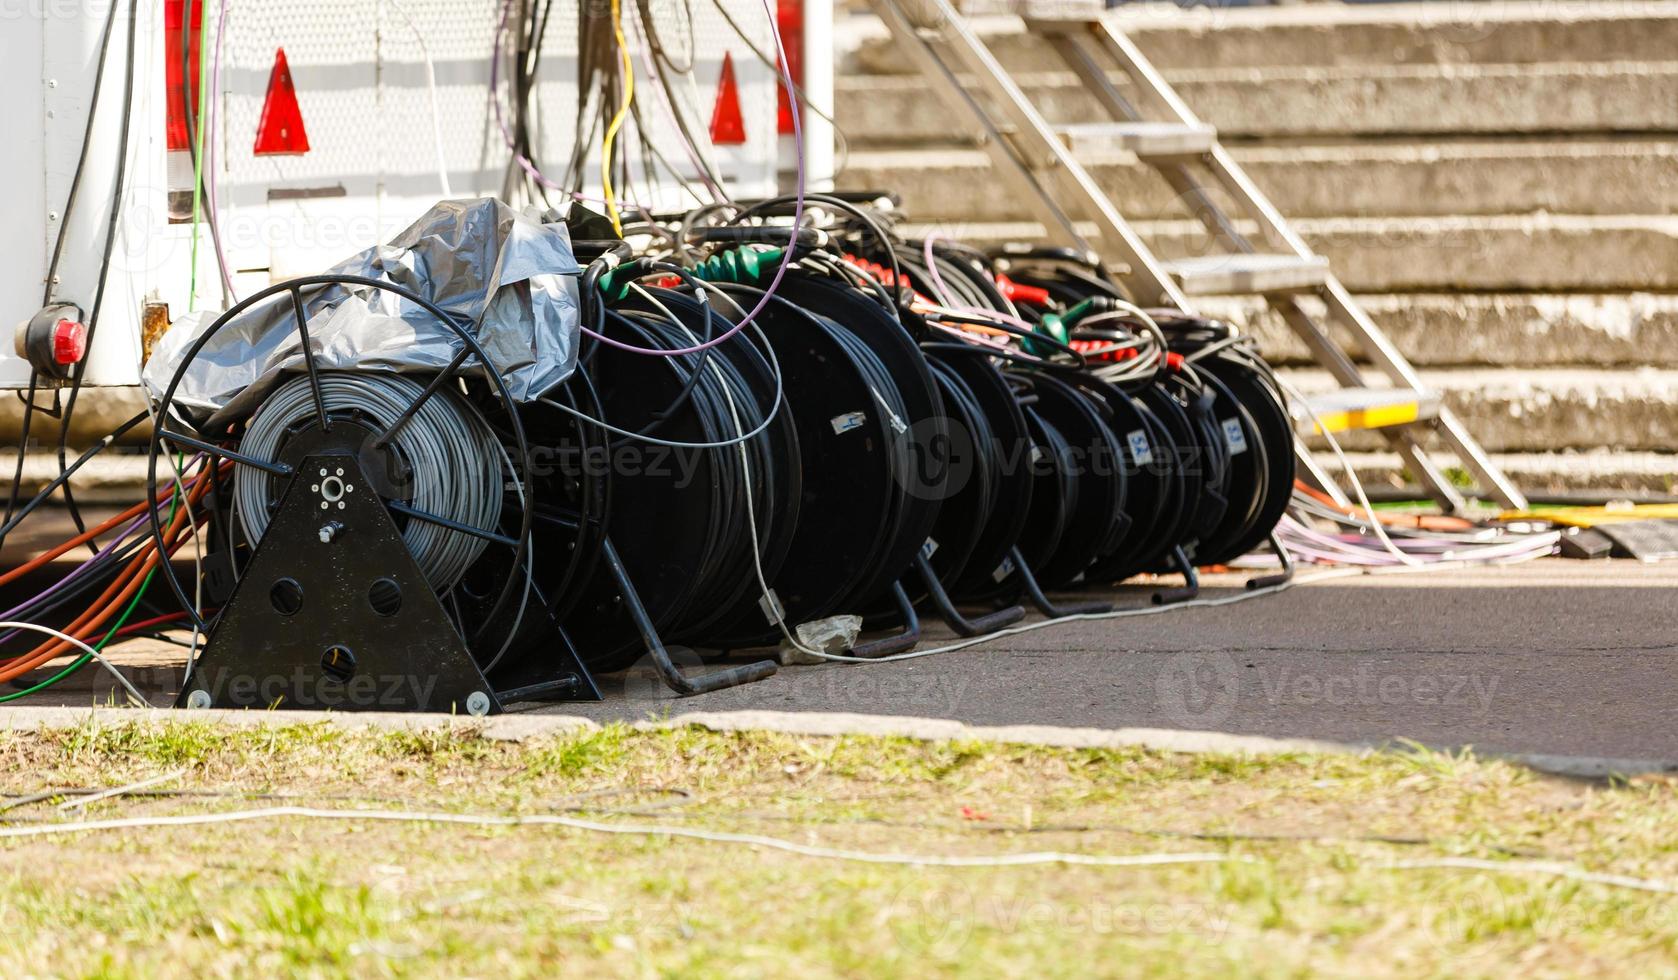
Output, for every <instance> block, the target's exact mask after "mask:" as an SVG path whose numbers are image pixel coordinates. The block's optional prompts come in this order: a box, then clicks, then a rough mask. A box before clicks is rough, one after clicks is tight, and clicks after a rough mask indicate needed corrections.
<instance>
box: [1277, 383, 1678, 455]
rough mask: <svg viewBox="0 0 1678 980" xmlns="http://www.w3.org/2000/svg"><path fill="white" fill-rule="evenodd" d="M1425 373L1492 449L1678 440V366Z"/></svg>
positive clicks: (1369, 438)
mask: <svg viewBox="0 0 1678 980" xmlns="http://www.w3.org/2000/svg"><path fill="white" fill-rule="evenodd" d="M1421 374H1422V381H1423V382H1424V383H1425V385H1426V386H1427V387H1428V388H1429V389H1431V390H1434V391H1437V392H1439V393H1440V394H1441V395H1443V396H1444V401H1445V404H1446V405H1447V406H1449V407H1450V408H1453V409H1455V410H1456V412H1457V414H1458V415H1460V416H1461V417H1462V419H1463V421H1464V422H1465V423H1466V424H1467V425H1468V429H1469V431H1470V432H1472V433H1473V434H1474V436H1475V438H1476V439H1478V440H1479V441H1480V444H1481V445H1482V446H1484V447H1485V448H1486V449H1487V450H1488V451H1490V452H1522V453H1524V452H1551V451H1556V450H1594V449H1613V450H1632V451H1641V452H1663V451H1668V450H1670V449H1671V448H1672V447H1673V446H1678V411H1675V410H1674V408H1675V406H1678V371H1673V370H1658V369H1654V368H1640V369H1631V370H1621V371H1590V370H1581V369H1569V368H1547V369H1525V370H1523V369H1472V368H1465V369H1444V370H1442V369H1429V370H1423V371H1422V372H1421ZM1282 375H1283V377H1285V378H1286V379H1287V380H1288V382H1289V383H1290V384H1292V385H1293V386H1294V387H1295V388H1297V389H1298V390H1299V391H1300V392H1302V393H1304V394H1307V395H1309V394H1311V393H1312V392H1319V391H1329V390H1333V389H1334V388H1336V387H1338V385H1336V384H1335V383H1334V380H1333V379H1332V378H1330V377H1329V376H1328V374H1327V373H1326V372H1323V371H1320V370H1316V369H1307V370H1284V371H1283V372H1282ZM1340 441H1341V444H1342V445H1343V446H1346V447H1348V448H1353V449H1360V450H1364V449H1375V448H1381V447H1384V445H1385V443H1384V441H1383V440H1382V439H1381V437H1380V436H1378V435H1375V434H1374V433H1347V434H1346V435H1345V436H1343V437H1341V440H1340Z"/></svg>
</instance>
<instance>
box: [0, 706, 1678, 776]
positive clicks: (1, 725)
mask: <svg viewBox="0 0 1678 980" xmlns="http://www.w3.org/2000/svg"><path fill="white" fill-rule="evenodd" d="M185 721H205V722H213V723H215V724H218V725H226V726H227V727H229V728H240V729H260V728H286V727H291V726H295V725H310V724H323V723H324V724H330V725H333V726H335V727H338V728H343V729H346V730H351V731H355V730H374V731H430V730H434V729H445V728H446V729H454V730H459V731H476V732H479V733H481V734H482V735H483V736H484V737H486V738H491V739H495V740H498V741H509V742H520V741H524V740H525V739H530V738H539V737H542V736H546V735H557V734H568V733H571V732H579V731H592V730H596V729H598V728H600V727H601V726H600V725H599V724H598V723H597V722H594V721H592V720H590V719H588V718H582V717H578V716H575V715H546V714H544V715H534V714H512V715H497V716H495V717H493V718H471V717H464V716H460V715H441V714H397V713H392V712H356V713H347V712H331V711H285V712H278V711H233V710H221V709H212V710H205V711H193V712H180V711H170V710H164V709H152V710H145V711H136V710H133V709H127V708H62V707H54V708H30V707H15V708H10V709H8V710H6V711H4V712H0V730H9V731H43V730H55V729H64V728H77V727H81V726H83V725H87V724H90V723H94V724H112V725H130V724H163V723H168V722H185ZM632 727H633V728H634V729H635V730H637V731H647V732H650V731H669V730H674V729H679V728H703V729H705V730H707V731H713V732H746V731H757V732H777V733H782V734H787V735H807V736H812V737H819V738H831V737H838V736H844V735H871V736H876V737H896V738H909V739H916V740H919V741H926V742H946V741H978V742H993V743H998V744H1006V745H1036V746H1048V747H1053V748H1068V749H1119V748H1142V749H1149V750H1152V751H1156V752H1179V753H1184V754H1194V755H1198V754H1227V755H1281V754H1293V753H1302V754H1312V755H1368V754H1371V753H1375V752H1382V751H1387V746H1385V745H1382V744H1376V743H1355V742H1332V741H1325V740H1321V739H1307V738H1270V737H1267V736H1263V735H1230V734H1226V733H1224V732H1207V731H1179V730H1176V729H1164V728H1112V729H1106V728H1068V727H1061V726H1054V725H1002V726H983V725H968V724H965V723H963V722H959V721H951V720H949V719H944V718H923V717H916V716H911V715H867V714H851V713H838V712H833V713H829V712H803V711H755V710H747V711H690V712H684V713H682V714H679V715H672V716H670V717H668V718H662V719H657V720H653V719H648V720H644V721H638V722H635V723H634V724H633V726H632ZM1451 748H1453V749H1460V748H1461V747H1460V746H1455V747H1451ZM1481 758H1485V759H1495V760H1502V761H1505V762H1511V763H1514V764H1516V765H1523V766H1527V767H1530V768H1532V769H1536V770H1538V771H1540V772H1546V773H1551V774H1554V775H1560V776H1572V777H1578V778H1588V779H1604V778H1607V777H1610V776H1616V775H1617V776H1635V775H1640V774H1645V773H1661V772H1678V760H1673V759H1621V758H1611V757H1592V756H1566V755H1544V754H1530V753H1508V754H1504V753H1484V754H1482V755H1481Z"/></svg>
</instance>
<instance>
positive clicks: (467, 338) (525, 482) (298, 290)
mask: <svg viewBox="0 0 1678 980" xmlns="http://www.w3.org/2000/svg"><path fill="white" fill-rule="evenodd" d="M345 285H351V286H364V287H370V288H372V289H376V290H379V291H381V292H386V293H390V294H392V295H395V296H397V297H399V298H401V299H404V300H407V301H408V302H410V303H413V304H414V305H415V306H418V307H420V308H421V309H423V310H424V311H425V312H426V313H428V314H430V316H431V318H432V319H434V320H436V321H438V322H439V323H441V324H443V325H444V326H446V327H447V328H448V330H449V331H451V332H452V333H453V334H454V336H455V337H456V338H458V339H459V341H460V345H459V347H460V349H459V353H457V354H456V355H455V357H454V358H453V359H452V360H451V361H450V362H449V364H448V365H447V366H446V367H444V368H443V369H442V370H440V371H439V372H438V373H437V375H436V376H435V377H433V378H432V379H431V381H430V382H429V383H428V384H427V385H426V386H425V388H424V389H423V390H422V391H421V392H420V394H419V395H418V396H417V397H416V398H415V399H414V401H413V403H412V404H411V405H409V406H408V408H407V409H406V410H405V411H404V412H403V413H402V415H400V416H398V417H397V419H396V420H395V421H394V422H392V423H391V424H390V425H389V426H388V427H386V429H385V431H384V432H383V433H381V434H380V435H379V436H378V438H377V439H376V440H375V445H376V446H379V445H383V444H384V443H386V442H388V441H389V440H390V439H392V438H393V437H394V436H395V435H396V433H397V432H398V431H399V430H400V429H401V428H402V427H403V426H404V425H406V424H407V423H408V421H409V420H410V419H411V418H412V417H413V416H414V414H415V413H417V412H418V411H419V409H420V408H421V407H422V406H423V405H424V404H425V402H426V401H428V400H429V399H430V398H431V397H432V396H433V395H435V394H436V393H437V392H438V391H440V390H442V388H443V386H444V385H446V384H447V383H449V382H450V381H452V380H454V379H455V378H457V377H458V376H459V372H460V370H461V368H463V367H464V366H465V365H466V363H467V361H468V359H470V358H473V357H475V358H476V359H477V361H478V363H479V364H481V365H484V366H485V367H486V368H487V369H488V370H486V371H485V372H484V373H485V374H486V375H487V376H488V377H489V379H490V381H491V382H492V383H493V385H494V388H495V392H496V395H497V399H498V400H499V401H500V403H501V405H502V407H503V409H504V410H505V412H506V419H507V425H508V426H509V427H510V429H511V432H512V436H513V440H514V443H515V446H514V448H515V450H516V452H515V453H513V454H512V455H513V458H514V463H513V465H514V468H515V473H514V476H515V477H516V478H517V479H518V481H519V484H520V485H521V486H522V487H524V492H525V500H524V504H523V507H522V508H521V514H520V518H519V529H518V533H517V536H516V537H509V536H507V535H504V534H501V533H499V532H497V531H494V530H485V529H483V528H476V527H471V526H469V525H466V524H462V523H460V522H458V521H453V520H450V519H449V518H446V517H442V516H439V515H437V514H432V513H429V512H427V511H423V510H419V509H417V508H414V507H412V506H409V505H407V504H401V503H397V502H392V501H387V502H385V507H386V509H387V510H388V511H389V512H390V513H391V514H392V515H393V516H394V515H401V516H403V517H406V518H408V519H409V520H419V521H425V522H428V523H432V524H437V525H439V526H441V527H445V528H448V529H450V530H453V531H458V532H460V533H463V534H469V535H472V536H475V537H479V538H483V539H485V540H487V541H490V542H492V543H495V544H500V545H503V546H506V547H509V548H511V549H512V551H513V561H512V567H513V568H514V569H515V570H516V573H515V574H514V575H511V576H509V577H508V579H507V582H506V584H505V585H504V586H503V587H502V589H501V592H500V594H499V595H498V596H497V598H496V601H495V603H494V605H493V607H492V609H491V611H490V613H489V614H487V615H486V616H484V617H483V620H482V625H480V627H479V628H478V630H477V632H476V633H475V634H474V635H473V637H472V640H473V641H478V640H481V639H482V638H483V636H484V634H485V632H486V631H487V630H488V629H489V628H490V627H491V626H492V625H494V624H496V623H497V622H498V621H499V619H500V617H501V614H502V613H504V612H505V611H506V610H507V608H508V605H509V603H510V602H511V601H512V599H513V597H514V595H515V593H516V592H520V591H524V589H523V588H519V586H521V584H522V585H524V586H525V587H526V588H527V587H528V583H525V582H523V579H524V576H523V575H522V571H520V570H522V568H523V566H524V564H525V562H526V560H527V555H528V554H529V551H530V531H531V519H532V511H533V509H534V508H533V507H532V502H531V501H530V499H529V494H530V487H531V479H530V447H529V444H528V443H527V441H526V439H525V432H524V426H523V423H522V422H521V420H520V418H519V413H518V410H517V405H516V404H515V402H514V400H513V396H512V393H511V392H510V391H509V390H508V389H507V385H506V382H504V381H503V380H502V379H501V376H500V375H499V374H498V373H497V372H496V371H495V370H494V369H493V366H492V365H491V362H490V360H489V358H488V356H487V355H486V354H485V353H484V350H483V348H482V347H481V346H480V345H479V344H478V342H477V340H476V339H475V338H474V337H473V336H472V335H471V334H470V333H469V332H468V331H467V330H466V329H465V328H463V327H462V326H461V325H460V324H459V323H458V322H456V320H455V319H454V317H452V316H451V315H449V314H448V313H447V312H446V311H444V310H443V309H441V308H440V307H438V306H437V305H436V304H435V303H432V302H431V301H430V300H428V299H426V298H425V297H423V296H420V295H418V294H417V293H415V292H413V291H412V290H409V289H406V288H404V287H402V286H398V285H395V284H393V283H388V282H383V281H380V280H377V279H370V278H367V277H364V276H351V275H318V276H305V277H302V278H298V279H292V280H288V281H286V282H282V283H276V284H275V285H273V286H270V287H268V288H267V289H264V290H262V291H261V292H258V293H254V294H252V295H251V296H248V297H246V298H245V299H244V300H242V301H240V302H239V303H237V304H235V305H234V306H233V307H232V308H231V309H229V310H228V311H227V312H225V313H223V314H222V315H221V316H220V317H218V318H217V319H216V321H215V322H214V323H212V324H211V325H210V327H209V329H208V330H206V331H204V333H203V335H202V336H200V337H199V338H198V339H197V340H196V341H194V343H193V344H192V346H191V347H190V348H188V349H187V352H186V354H185V356H183V357H182V359H181V363H180V365H179V366H178V367H177V368H176V369H175V373H174V375H173V376H172V377H171V378H170V380H169V387H168V388H167V389H166V390H165V392H164V394H163V397H162V398H161V399H160V400H159V402H158V405H157V425H156V426H155V427H154V428H153V431H152V434H151V439H150V442H149V445H148V446H147V460H146V493H147V499H149V500H152V501H155V500H156V499H157V458H158V454H159V451H160V449H161V447H162V445H163V443H164V442H169V443H173V444H177V445H181V446H186V447H189V448H192V449H196V450H198V451H200V452H203V453H205V454H207V455H208V456H210V457H212V458H213V459H218V460H219V459H226V460H230V461H232V462H233V463H234V464H235V465H239V466H248V467H251V468H253V469H258V470H261V471H263V472H265V473H268V474H270V475H273V476H279V477H282V478H285V477H290V476H291V475H292V474H293V473H294V472H295V470H294V469H293V467H291V466H288V465H286V464H284V463H280V462H277V461H269V460H260V459H256V458H254V457H252V456H249V455H246V454H244V453H241V452H239V451H237V450H232V449H228V448H226V447H223V446H218V445H216V444H215V443H214V441H212V439H202V438H198V437H197V436H193V435H188V434H186V433H182V432H178V431H175V430H173V429H171V428H169V425H170V424H171V421H172V419H171V409H172V408H173V407H174V404H175V393H176V391H177V390H178V389H179V387H180V384H181V380H182V378H184V377H185V375H186V369H187V367H188V366H189V365H190V364H191V363H192V362H193V360H194V359H196V358H197V357H198V355H199V354H200V353H201V352H202V351H203V350H204V348H205V346H206V345H208V344H209V342H210V341H211V339H213V338H214V337H215V336H216V335H217V334H218V333H220V332H221V331H222V329H223V328H225V327H226V326H227V325H228V324H229V323H231V322H233V320H235V319H236V318H238V317H239V316H240V315H241V314H243V313H245V312H246V311H248V310H250V309H253V308H255V307H257V306H259V305H261V304H263V303H265V302H267V301H269V300H271V299H273V298H274V297H277V296H280V295H283V294H289V295H290V297H291V307H292V322H293V326H294V329H295V330H296V332H297V335H298V338H299V340H300V341H301V343H300V348H301V350H302V354H303V363H304V368H305V371H306V373H307V376H308V378H309V386H310V388H311V390H312V393H313V397H314V405H315V423H314V424H315V425H316V426H317V427H319V429H320V430H321V431H322V432H323V433H324V432H327V431H330V429H331V427H332V418H331V416H330V415H329V414H328V413H327V411H326V403H325V399H324V396H323V393H322V390H321V383H320V371H319V370H318V368H317V366H316V364H315V352H314V350H313V349H312V347H311V345H310V338H309V324H308V321H309V318H308V315H307V313H306V312H305V309H304V303H303V293H304V291H305V290H310V289H319V288H324V287H327V286H345ZM148 521H149V524H150V527H151V532H152V540H153V542H154V543H155V544H156V546H157V548H158V553H159V554H160V555H167V554H168V551H167V549H166V547H165V544H164V540H163V524H162V520H161V519H160V517H159V515H158V508H157V507H152V508H151V509H150V510H149V512H148ZM253 544H255V542H253ZM159 569H160V571H161V572H162V573H163V577H164V579H165V580H166V581H167V582H168V583H169V588H170V589H171V590H172V591H173V592H174V594H175V598H176V599H177V600H179V601H180V603H181V607H182V608H183V609H185V610H186V611H187V614H188V615H189V616H190V617H191V620H192V623H193V624H194V625H195V626H196V627H197V628H198V629H200V630H206V631H207V630H208V629H209V624H208V623H207V622H205V620H204V618H203V617H202V616H201V615H200V613H199V611H198V609H197V608H196V607H195V606H194V605H193V601H192V598H191V596H190V594H189V593H188V591H187V590H186V588H185V587H184V586H183V585H182V584H181V581H180V579H179V577H178V576H177V575H176V574H175V572H174V569H173V568H172V567H171V563H170V562H169V561H168V560H167V559H165V560H163V561H160V562H159ZM526 601H528V599H527V600H526Z"/></svg>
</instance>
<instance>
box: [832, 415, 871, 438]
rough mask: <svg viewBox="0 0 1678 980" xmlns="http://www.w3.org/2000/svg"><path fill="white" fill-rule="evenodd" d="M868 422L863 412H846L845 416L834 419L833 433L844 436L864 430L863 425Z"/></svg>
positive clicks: (836, 416) (837, 416)
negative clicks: (856, 430)
mask: <svg viewBox="0 0 1678 980" xmlns="http://www.w3.org/2000/svg"><path fill="white" fill-rule="evenodd" d="M866 421H868V416H866V415H864V414H862V413H861V412H846V413H845V414H844V415H835V416H834V417H833V433H834V434H835V435H844V434H845V433H847V432H849V431H851V430H852V429H860V428H862V423H864V422H866Z"/></svg>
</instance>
